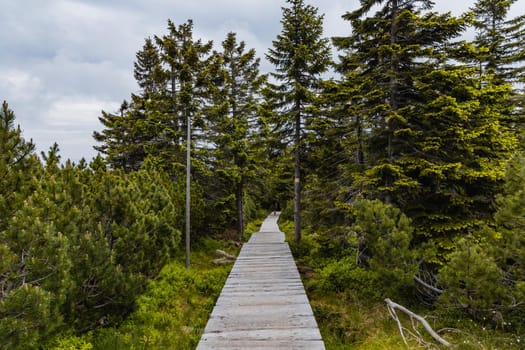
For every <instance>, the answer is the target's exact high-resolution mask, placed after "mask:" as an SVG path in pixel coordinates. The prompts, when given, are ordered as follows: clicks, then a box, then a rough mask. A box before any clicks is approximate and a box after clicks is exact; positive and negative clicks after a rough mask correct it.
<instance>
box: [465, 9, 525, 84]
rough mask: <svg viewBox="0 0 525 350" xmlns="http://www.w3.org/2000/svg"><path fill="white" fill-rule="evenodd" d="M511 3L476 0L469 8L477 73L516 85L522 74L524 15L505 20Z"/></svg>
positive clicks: (524, 58)
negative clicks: (492, 75)
mask: <svg viewBox="0 0 525 350" xmlns="http://www.w3.org/2000/svg"><path fill="white" fill-rule="evenodd" d="M515 2H516V0H490V1H489V0H478V1H477V2H476V3H475V4H474V6H473V7H472V8H471V11H472V13H473V14H474V27H475V29H476V39H475V40H474V45H475V48H476V50H477V51H478V53H479V54H478V57H477V65H478V66H479V69H480V73H481V74H487V73H490V74H494V75H495V79H496V81H497V82H500V83H516V82H519V81H520V77H522V76H523V72H524V71H525V68H524V67H523V62H524V61H525V46H524V45H523V39H524V37H525V16H520V17H516V18H513V19H510V20H509V19H507V15H508V11H509V9H510V7H511V6H512V4H514V3H515Z"/></svg>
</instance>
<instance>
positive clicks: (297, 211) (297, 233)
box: [293, 101, 301, 242]
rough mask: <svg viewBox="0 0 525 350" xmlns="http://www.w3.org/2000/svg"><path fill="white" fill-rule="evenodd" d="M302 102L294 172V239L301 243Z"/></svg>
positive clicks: (298, 104) (296, 135)
mask: <svg viewBox="0 0 525 350" xmlns="http://www.w3.org/2000/svg"><path fill="white" fill-rule="evenodd" d="M300 108H301V106H300V102H299V101H298V102H296V106H295V111H296V115H295V152H294V153H295V171H294V211H293V214H294V215H293V221H294V227H295V230H294V238H295V241H296V242H300V241H301V111H300Z"/></svg>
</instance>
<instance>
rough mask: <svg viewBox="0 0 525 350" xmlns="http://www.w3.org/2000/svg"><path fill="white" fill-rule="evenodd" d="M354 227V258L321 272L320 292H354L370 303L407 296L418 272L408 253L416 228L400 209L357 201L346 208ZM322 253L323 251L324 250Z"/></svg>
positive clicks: (351, 236)
mask: <svg viewBox="0 0 525 350" xmlns="http://www.w3.org/2000/svg"><path fill="white" fill-rule="evenodd" d="M343 210H344V211H346V212H347V213H348V216H349V218H348V219H349V220H350V222H351V226H350V227H349V230H350V235H349V236H348V238H347V239H348V242H347V244H349V245H350V246H352V247H353V249H352V250H350V249H347V250H346V252H352V254H351V255H348V256H346V257H343V258H340V259H337V260H335V261H332V262H330V263H329V264H326V266H324V267H323V269H322V270H321V271H320V281H321V282H320V284H319V288H321V290H325V291H329V290H335V291H341V292H343V291H347V290H354V291H356V292H358V293H360V295H363V296H367V298H371V299H375V300H377V299H381V298H385V297H397V296H401V297H402V296H406V295H407V293H409V292H408V291H409V289H410V286H411V285H412V278H413V275H414V273H415V271H416V263H415V259H414V256H413V253H412V252H411V251H410V249H409V245H410V241H411V238H412V232H413V228H412V226H411V225H410V220H409V219H408V218H407V217H406V216H405V215H403V214H402V213H401V212H400V211H399V209H397V208H395V207H393V206H390V205H385V204H384V203H382V202H380V201H378V200H373V201H370V200H365V199H358V200H356V201H355V202H354V203H352V205H344V206H343ZM321 249H322V248H321Z"/></svg>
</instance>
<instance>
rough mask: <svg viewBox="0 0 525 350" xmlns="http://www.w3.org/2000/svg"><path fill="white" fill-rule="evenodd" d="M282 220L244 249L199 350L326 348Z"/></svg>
mask: <svg viewBox="0 0 525 350" xmlns="http://www.w3.org/2000/svg"><path fill="white" fill-rule="evenodd" d="M278 218H279V215H278V214H275V215H270V216H268V217H267V218H266V220H265V221H264V222H263V224H262V225H261V228H260V231H259V232H258V233H254V234H253V235H252V237H251V238H250V240H249V241H248V243H246V244H245V245H244V246H243V247H242V249H241V252H240V253H239V256H238V258H237V260H236V262H235V265H234V266H233V269H232V271H231V272H230V275H229V276H228V280H227V281H226V284H225V285H224V288H223V289H222V292H221V295H220V296H219V299H218V300H217V304H216V305H215V308H214V309H213V312H212V314H211V316H210V319H209V320H208V324H207V325H206V329H205V330H204V333H203V335H202V337H201V340H200V342H199V345H198V346H197V350H206V349H250V350H257V349H325V346H324V343H323V340H322V339H321V334H320V332H319V329H318V327H317V323H316V321H315V318H314V316H313V313H312V308H311V307H310V303H309V301H308V298H307V296H306V293H305V291H304V287H303V284H302V282H301V278H300V276H299V273H298V271H297V267H296V265H295V262H294V260H293V257H292V253H291V252H290V247H289V246H288V243H286V242H285V239H284V234H283V233H282V232H281V231H280V230H279V227H278V225H277V220H278Z"/></svg>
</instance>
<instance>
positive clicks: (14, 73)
mask: <svg viewBox="0 0 525 350" xmlns="http://www.w3.org/2000/svg"><path fill="white" fill-rule="evenodd" d="M0 76H1V77H2V79H0V91H4V94H5V96H3V98H5V99H7V100H10V99H16V100H24V101H28V100H31V99H32V98H34V96H35V95H37V94H39V93H41V90H42V82H41V80H40V79H39V78H38V77H36V76H34V75H32V74H30V73H29V72H25V71H21V70H18V69H10V70H4V71H2V70H0Z"/></svg>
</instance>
